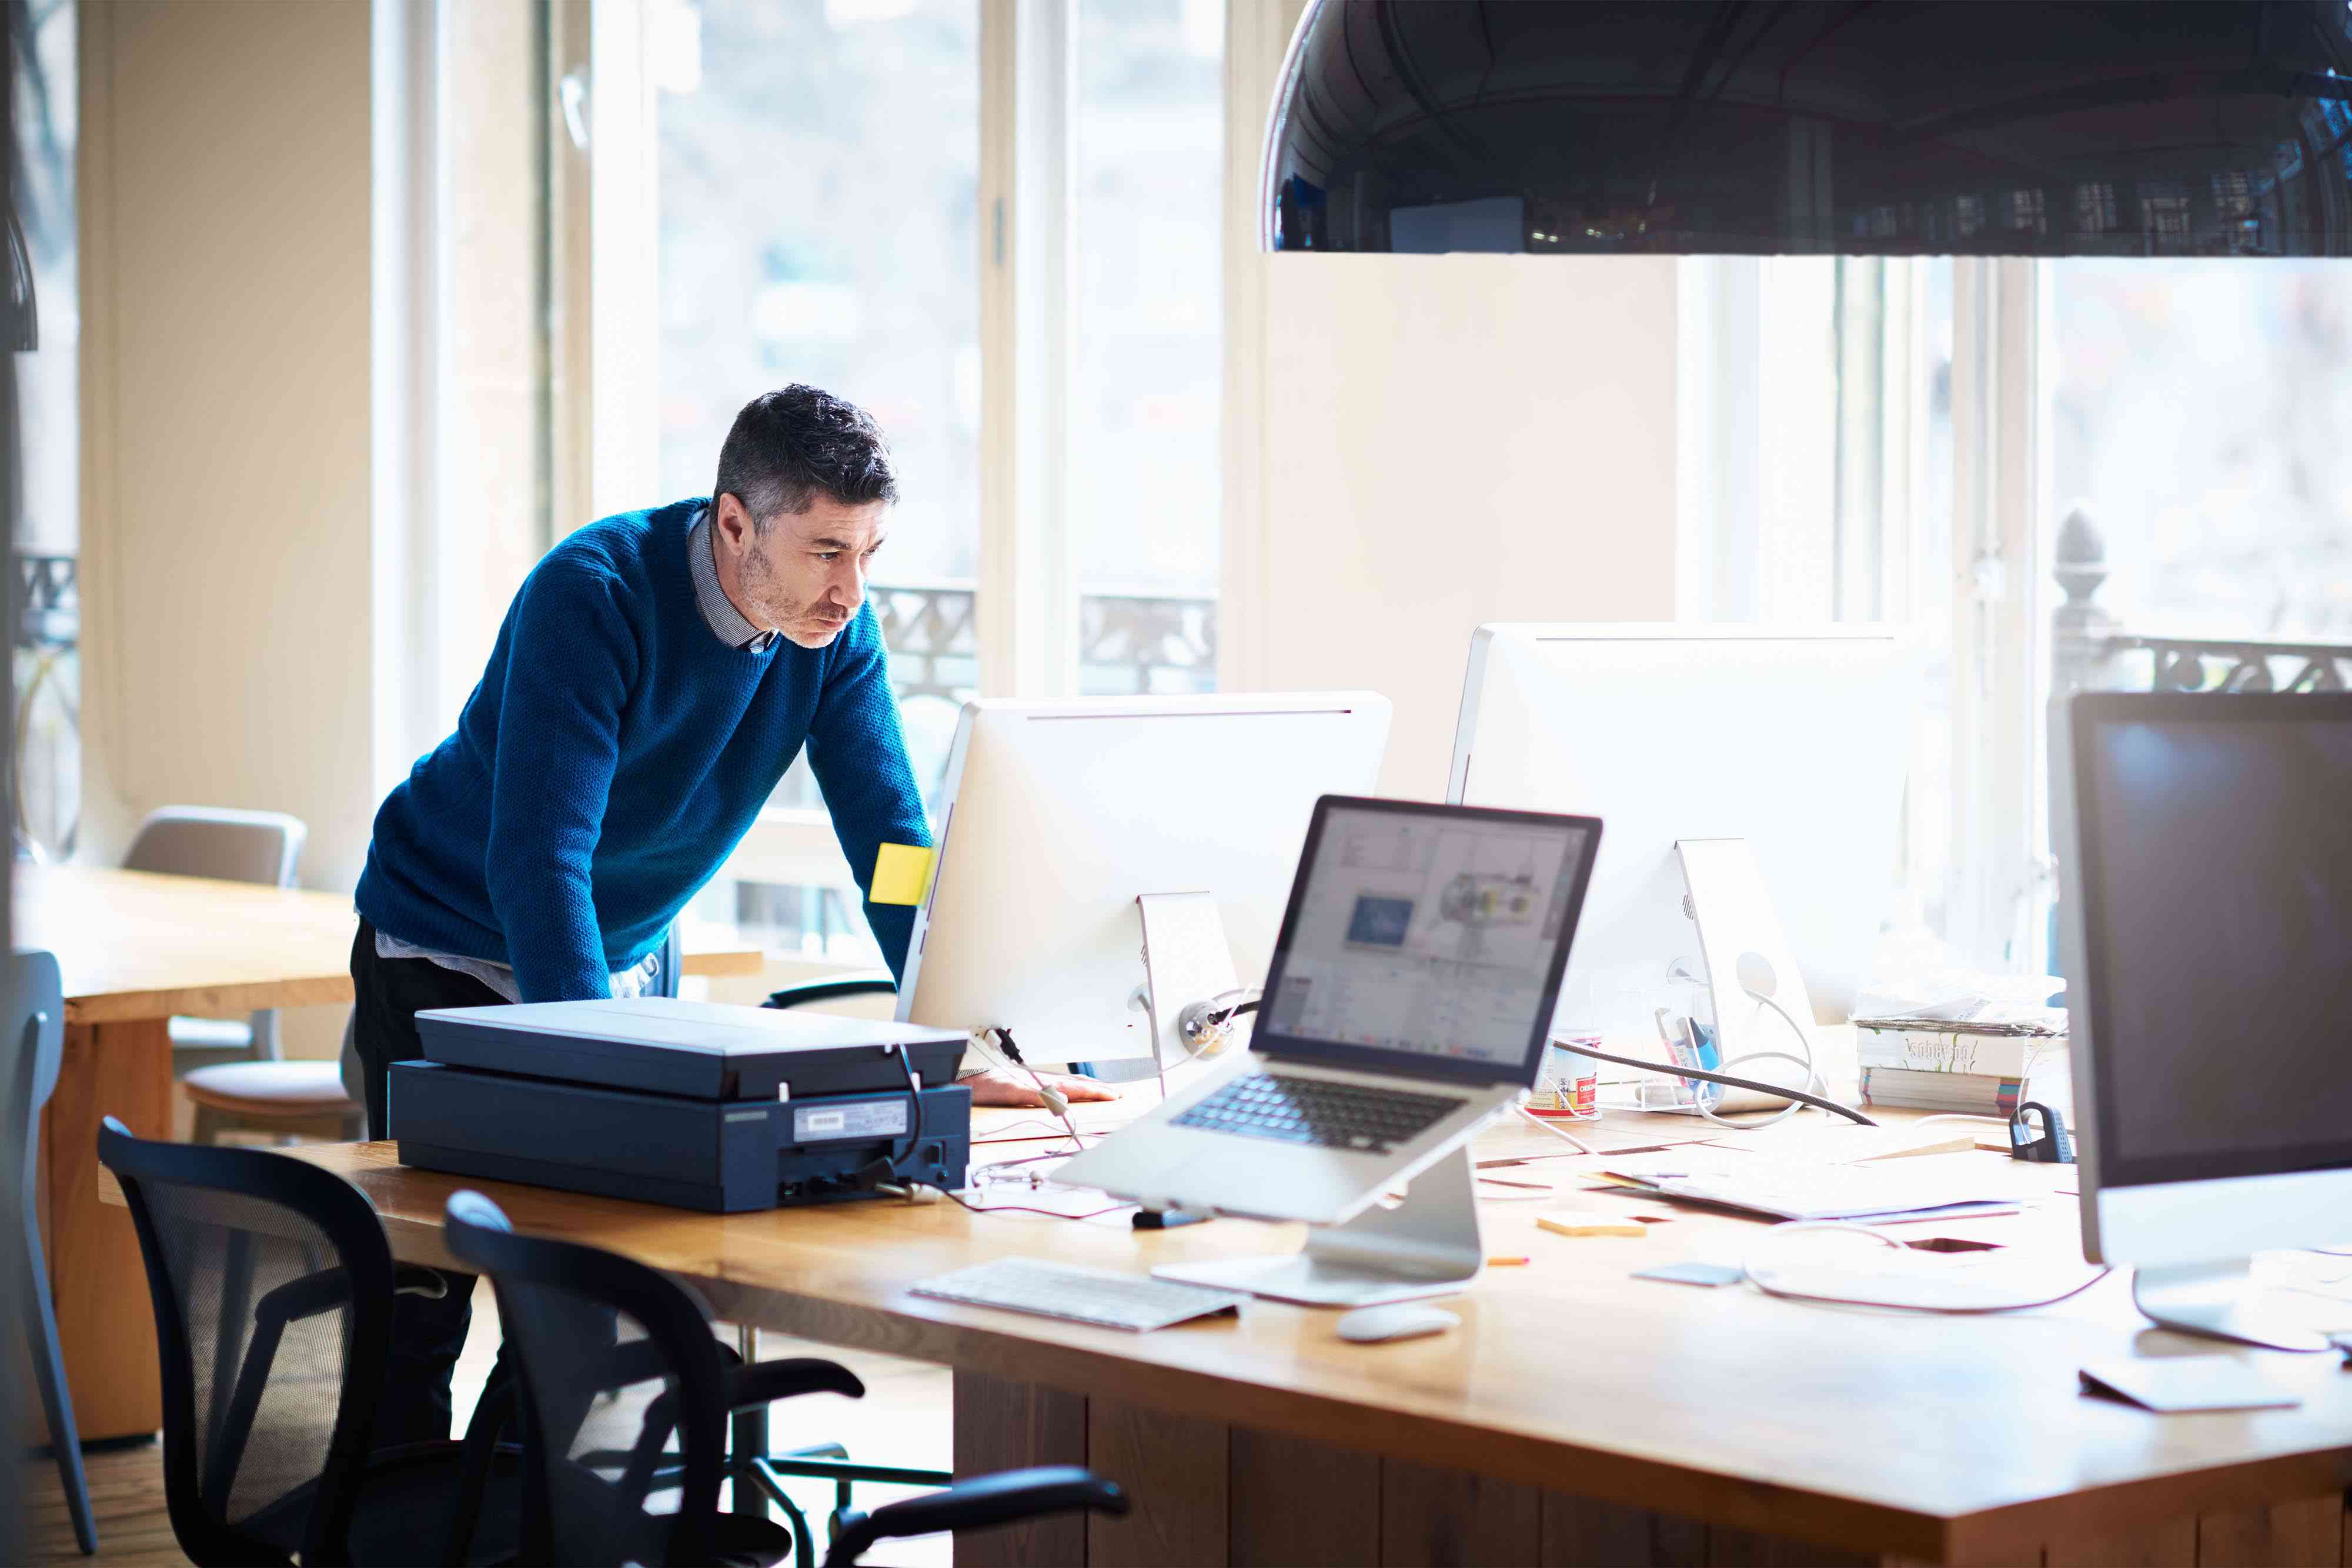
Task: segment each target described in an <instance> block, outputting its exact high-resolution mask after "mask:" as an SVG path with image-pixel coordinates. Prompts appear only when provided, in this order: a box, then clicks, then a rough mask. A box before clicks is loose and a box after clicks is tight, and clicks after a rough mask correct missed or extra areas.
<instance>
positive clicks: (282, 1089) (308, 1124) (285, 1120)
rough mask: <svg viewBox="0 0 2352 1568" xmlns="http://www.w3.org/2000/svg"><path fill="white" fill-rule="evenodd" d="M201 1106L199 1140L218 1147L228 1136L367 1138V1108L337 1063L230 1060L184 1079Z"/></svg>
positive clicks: (197, 1118)
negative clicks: (347, 1086) (345, 1081)
mask: <svg viewBox="0 0 2352 1568" xmlns="http://www.w3.org/2000/svg"><path fill="white" fill-rule="evenodd" d="M180 1087H181V1088H183V1089H184V1090H186V1091H187V1094H188V1098H189V1099H190V1100H193V1101H194V1102H195V1106H196V1128H195V1139H194V1141H195V1142H197V1143H199V1144H214V1143H218V1142H219V1141H220V1135H221V1134H223V1133H226V1132H245V1133H267V1134H272V1135H273V1136H278V1137H296V1136H300V1137H312V1138H331V1139H334V1140H336V1141H338V1142H343V1143H348V1142H351V1141H352V1140H354V1139H358V1138H362V1137H364V1136H366V1134H367V1108H366V1107H365V1106H363V1105H362V1104H360V1103H358V1102H357V1101H354V1100H353V1099H352V1097H351V1094H350V1093H349V1092H347V1091H346V1090H345V1089H344V1088H343V1075H342V1070H341V1067H340V1066H339V1065H338V1064H336V1063H335V1062H331V1061H224V1062H220V1063H217V1064H215V1065H214V1066H211V1067H199V1068H197V1069H195V1070H194V1071H192V1072H190V1073H188V1074H187V1075H186V1076H185V1077H184V1078H182V1079H181V1080H180Z"/></svg>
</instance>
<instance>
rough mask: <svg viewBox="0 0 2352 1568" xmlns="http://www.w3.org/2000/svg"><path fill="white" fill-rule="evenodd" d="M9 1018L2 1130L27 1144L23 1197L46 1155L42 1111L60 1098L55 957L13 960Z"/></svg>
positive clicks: (4, 1025) (0, 1036)
mask: <svg viewBox="0 0 2352 1568" xmlns="http://www.w3.org/2000/svg"><path fill="white" fill-rule="evenodd" d="M8 1009H9V1010H8V1014H7V1016H6V1017H5V1018H0V1041H5V1042H7V1043H8V1044H9V1045H11V1046H13V1047H14V1048H15V1051H16V1055H15V1056H14V1057H13V1058H12V1059H11V1060H10V1061H9V1063H8V1069H7V1071H6V1072H5V1074H0V1084H5V1092H6V1093H7V1096H8V1099H7V1104H6V1105H5V1108H0V1127H5V1128H7V1129H8V1133H9V1135H10V1136H11V1137H18V1138H22V1139H23V1140H24V1141H23V1143H22V1144H21V1145H19V1146H18V1147H19V1154H20V1156H21V1158H22V1159H23V1162H24V1163H23V1165H22V1166H21V1167H20V1168H19V1169H18V1170H17V1172H16V1179H17V1180H18V1182H19V1183H21V1184H22V1185H21V1186H18V1187H17V1189H16V1190H17V1191H18V1192H19V1193H26V1194H29V1193H32V1192H34V1191H36V1190H37V1183H38V1177H39V1171H40V1155H41V1107H42V1106H44V1105H46V1104H47V1103H49V1096H50V1095H52V1094H54V1093H56V1092H57V1088H58V1063H59V1061H61V1060H62V1059H63V1057H64V1054H65V1041H66V998H65V986H64V983H63V981H62V980H61V979H60V977H59V976H58V959H57V955H56V954H54V953H45V952H42V951H40V950H39V949H37V948H22V949H19V950H18V951H16V952H14V953H11V954H10V955H9V956H8Z"/></svg>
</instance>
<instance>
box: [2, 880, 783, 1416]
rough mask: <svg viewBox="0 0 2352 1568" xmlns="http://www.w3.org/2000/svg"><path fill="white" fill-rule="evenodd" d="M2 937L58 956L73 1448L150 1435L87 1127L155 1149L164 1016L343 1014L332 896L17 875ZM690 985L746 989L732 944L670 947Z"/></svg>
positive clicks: (140, 1273) (152, 1373) (166, 1055)
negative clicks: (148, 1142) (10, 935)
mask: <svg viewBox="0 0 2352 1568" xmlns="http://www.w3.org/2000/svg"><path fill="white" fill-rule="evenodd" d="M15 894H16V902H15V927H14V936H15V941H16V946H19V947H41V948H47V950H48V951H50V952H52V953H54V954H56V955H57V957H58V968H59V969H60V970H61V971H62V972H63V975H64V979H65V994H66V1039H65V1059H64V1062H63V1066H62V1068H61V1070H60V1071H59V1073H58V1089H57V1094H56V1097H55V1098H53V1099H52V1100H51V1101H50V1102H49V1107H48V1110H47V1113H45V1116H44V1119H43V1122H42V1124H41V1138H42V1171H41V1177H42V1189H43V1207H42V1226H43V1239H44V1241H45V1243H46V1244H47V1248H48V1254H49V1280H50V1288H51V1290H52V1291H54V1293H55V1295H56V1298H57V1309H58V1338H59V1339H60V1341H62V1348H63V1351H64V1354H65V1363H66V1381H67V1384H68V1386H69V1387H71V1389H72V1390H73V1399H74V1415H75V1417H76V1419H77V1420H78V1421H79V1424H80V1427H81V1434H82V1436H83V1437H86V1438H92V1439H95V1438H104V1437H129V1436H133V1435H137V1434H143V1433H149V1432H152V1431H154V1430H155V1428H156V1427H158V1426H159V1425H160V1424H161V1423H162V1421H163V1396H162V1392H161V1390H160V1388H159V1387H158V1385H157V1383H156V1376H157V1373H156V1363H155V1328H154V1322H153V1320H152V1317H151V1316H150V1315H149V1312H148V1306H147V1276H146V1272H145V1270H143V1269H142V1267H141V1265H140V1261H139V1240H138V1238H137V1237H136V1236H135V1235H134V1234H133V1233H132V1231H131V1222H130V1217H129V1216H127V1215H125V1214H123V1213H121V1211H120V1210H116V1211H113V1212H109V1211H108V1210H106V1209H105V1208H104V1207H101V1206H100V1201H99V1191H98V1175H99V1166H98V1159H97V1152H96V1140H97V1137H98V1124H99V1119H100V1117H101V1116H109V1115H110V1116H119V1117H121V1119H122V1122H123V1124H124V1125H126V1126H128V1127H129V1128H130V1129H131V1131H132V1132H134V1133H137V1134H140V1135H141V1136H142V1137H150V1138H168V1137H170V1136H171V1135H172V1093H173V1091H172V1039H171V1033H170V1020H171V1019H172V1018H173V1015H174V1014H180V1015H185V1016H194V1017H198V1018H230V1017H235V1016H236V1015H237V1014H239V1013H246V1012H251V1011H253V1010H254V1009H257V1008H300V1007H313V1006H320V1005H324V1004H330V1003H335V1002H348V1001H350V1000H351V999H352V974H351V962H352V931H353V930H354V916H353V915H352V900H351V895H350V894H346V893H312V892H307V891H304V890H302V889H299V888H276V887H258V886H255V885H253V884H251V883H236V882H214V881H210V880H208V879H205V878H202V877H188V876H157V875H153V874H152V873H144V872H131V871H110V870H104V869H100V868H97V867H88V866H21V865H20V866H18V867H17V868H16V878H15ZM687 937H688V944H689V947H688V955H687V958H686V963H685V971H686V973H688V974H689V975H756V974H758V973H759V972H760V965H761V952H760V949H759V948H758V947H757V946H751V945H749V944H746V943H744V942H742V941H740V939H737V938H735V937H734V936H733V934H732V933H710V934H702V933H697V932H695V931H693V930H692V929H691V928H689V929H688V932H687Z"/></svg>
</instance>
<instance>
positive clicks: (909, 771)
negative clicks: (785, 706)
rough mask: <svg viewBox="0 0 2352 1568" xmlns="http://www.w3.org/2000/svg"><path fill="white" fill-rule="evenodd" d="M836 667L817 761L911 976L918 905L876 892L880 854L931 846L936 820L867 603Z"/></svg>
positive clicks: (811, 740)
mask: <svg viewBox="0 0 2352 1568" xmlns="http://www.w3.org/2000/svg"><path fill="white" fill-rule="evenodd" d="M808 758H809V768H811V770H812V771H814V773H815V774H816V782H817V788H818V789H822V790H823V791H824V805H825V810H827V811H828V812H830V813H831V814H832V817H833V831H834V836H835V838H837V839H839V840H840V841H841V852H842V854H843V855H844V856H845V857H846V858H847V860H848V862H849V870H850V874H851V875H853V876H855V877H856V879H857V890H858V892H859V893H861V894H865V895H866V925H869V926H871V927H872V928H873V931H874V939H875V940H876V941H877V942H878V943H880V944H881V946H882V958H883V961H884V962H885V963H887V964H888V965H889V966H890V977H891V978H892V979H894V980H898V981H899V982H901V983H904V981H905V980H906V977H907V941H908V937H909V936H912V935H913V934H914V929H915V911H914V909H913V908H912V907H911V906H909V905H907V904H877V903H875V902H874V899H873V896H872V895H873V892H874V861H875V857H876V855H877V853H879V852H880V850H881V847H882V846H883V845H884V844H913V845H915V846H917V847H918V848H922V849H928V848H929V847H930V842H931V825H930V821H929V818H928V817H927V816H926V815H925V814H924V811H923V791H922V789H921V787H920V786H919V785H918V784H917V783H916V781H915V767H914V764H913V762H912V761H910V760H909V759H908V756H907V737H906V734H905V732H904V731H903V730H902V729H901V728H900V727H899V724H898V693H897V692H895V691H893V690H892V689H891V686H890V663H889V658H888V656H887V654H886V653H885V652H884V651H883V647H882V625H881V622H879V621H877V619H876V618H875V615H874V607H873V606H872V605H871V604H868V605H866V607H865V608H864V609H862V610H860V611H859V612H857V615H856V619H854V620H852V621H851V622H850V623H849V625H848V626H847V627H846V628H845V629H844V631H843V632H842V633H841V641H840V642H839V643H836V644H835V654H834V661H833V669H832V672H831V673H830V674H828V675H827V676H826V677H825V683H824V691H823V692H822V693H821V694H820V695H818V698H817V705H816V716H815V717H814V719H812V720H811V721H810V723H809V736H808Z"/></svg>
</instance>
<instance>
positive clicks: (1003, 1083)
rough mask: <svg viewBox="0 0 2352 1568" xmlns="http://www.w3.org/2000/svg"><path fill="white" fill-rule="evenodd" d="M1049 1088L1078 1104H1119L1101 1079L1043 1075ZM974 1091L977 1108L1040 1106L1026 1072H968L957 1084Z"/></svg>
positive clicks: (1069, 1075)
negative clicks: (1105, 1101)
mask: <svg viewBox="0 0 2352 1568" xmlns="http://www.w3.org/2000/svg"><path fill="white" fill-rule="evenodd" d="M1037 1076H1038V1077H1039V1078H1041V1079H1043V1080H1045V1084H1046V1086H1047V1087H1049V1088H1051V1089H1052V1090H1053V1091H1054V1092H1055V1093H1056V1094H1059V1095H1060V1096H1061V1097H1062V1098H1063V1099H1065V1100H1067V1101H1069V1102H1071V1103H1073V1104H1076V1103H1078V1102H1079V1101H1082V1100H1116V1099H1118V1090H1116V1089H1114V1088H1112V1087H1111V1086H1110V1085H1109V1084H1108V1083H1105V1082H1102V1081H1100V1080H1099V1079H1094V1078H1079V1077H1076V1076H1074V1075H1073V1074H1070V1073H1066V1072H1040V1073H1038V1074H1037ZM956 1082H959V1083H961V1084H962V1085H963V1086H964V1087H965V1088H967V1089H969V1090H971V1103H973V1104H975V1105H1037V1106H1042V1105H1044V1104H1045V1101H1044V1100H1043V1099H1041V1098H1039V1096H1038V1093H1037V1086H1036V1084H1034V1082H1031V1081H1030V1078H1029V1075H1028V1074H1027V1073H1026V1072H1022V1071H1011V1070H1008V1069H1005V1068H1002V1067H992V1068H990V1069H988V1071H985V1072H967V1073H965V1074H964V1075H963V1076H962V1077H961V1078H959V1079H957V1080H956Z"/></svg>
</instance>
